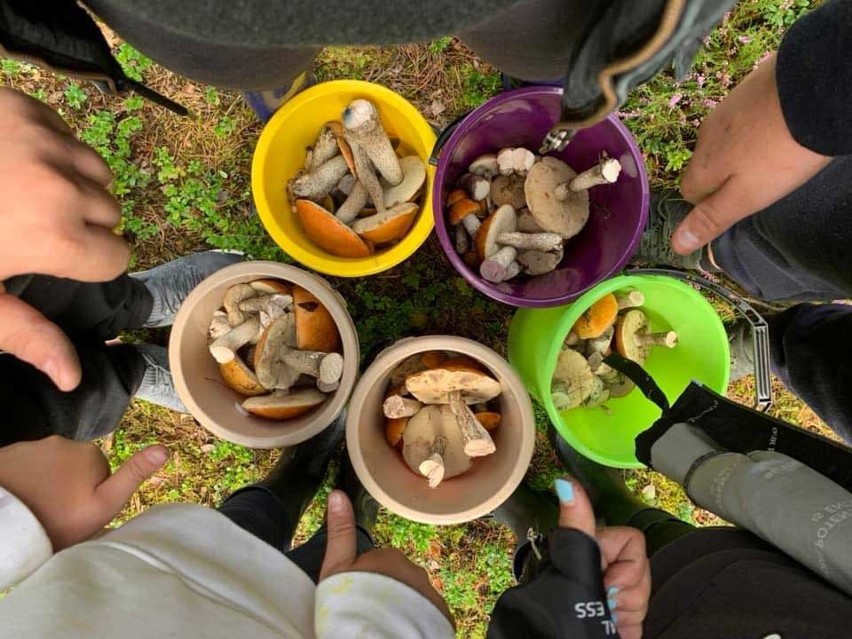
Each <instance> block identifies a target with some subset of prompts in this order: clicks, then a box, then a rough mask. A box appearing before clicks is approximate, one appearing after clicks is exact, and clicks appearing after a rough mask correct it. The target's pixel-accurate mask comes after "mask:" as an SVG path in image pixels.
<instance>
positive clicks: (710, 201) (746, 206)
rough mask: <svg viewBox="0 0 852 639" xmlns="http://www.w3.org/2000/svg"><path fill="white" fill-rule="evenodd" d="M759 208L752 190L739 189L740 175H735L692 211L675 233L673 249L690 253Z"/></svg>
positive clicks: (684, 253)
mask: <svg viewBox="0 0 852 639" xmlns="http://www.w3.org/2000/svg"><path fill="white" fill-rule="evenodd" d="M757 211H758V207H757V206H753V205H752V204H751V203H750V201H749V197H748V193H744V192H743V190H742V189H740V188H739V183H738V180H737V178H731V179H730V180H728V181H727V182H725V184H724V185H722V188H720V189H719V190H718V191H716V192H715V193H713V194H712V195H710V196H708V197H706V198H704V199H703V200H701V201H700V202H698V203H697V204H696V205H695V208H693V209H692V211H690V212H689V215H687V216H686V218H685V219H684V220H683V222H681V223H680V226H678V227H677V229H676V230H675V232H674V235H673V236H672V248H673V249H674V250H675V251H676V252H677V253H680V254H681V255H689V254H690V253H692V252H694V251H697V250H698V249H700V248H701V247H702V246H705V245H706V244H709V243H710V241H711V240H714V239H716V238H717V237H719V236H720V235H721V234H722V233H724V232H725V231H727V230H728V229H729V228H731V227H732V226H733V225H734V224H736V223H737V222H739V221H740V220H742V219H744V218H746V217H748V216H749V215H752V214H753V213H756V212H757Z"/></svg>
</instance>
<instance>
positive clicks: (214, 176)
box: [0, 0, 821, 637]
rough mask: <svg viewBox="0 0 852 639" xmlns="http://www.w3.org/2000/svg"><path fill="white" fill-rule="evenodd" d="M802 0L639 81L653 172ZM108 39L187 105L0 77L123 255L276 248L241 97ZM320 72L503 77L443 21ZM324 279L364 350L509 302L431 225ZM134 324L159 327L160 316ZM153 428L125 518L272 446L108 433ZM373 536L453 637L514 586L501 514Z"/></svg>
mask: <svg viewBox="0 0 852 639" xmlns="http://www.w3.org/2000/svg"><path fill="white" fill-rule="evenodd" d="M811 4H812V3H810V2H807V1H806V0H784V1H782V0H744V1H742V2H740V3H738V4H737V5H736V8H735V10H734V11H732V12H731V13H730V14H728V16H727V17H726V18H725V20H724V22H723V24H722V25H721V26H720V27H719V28H718V29H716V30H715V31H714V32H713V33H712V34H711V36H710V37H709V39H708V40H707V46H706V48H705V49H704V50H703V51H702V52H701V53H699V55H698V57H697V59H696V64H695V66H694V67H693V69H692V70H691V73H690V74H689V75H688V76H687V77H686V78H684V79H682V80H681V81H679V82H678V81H675V79H674V78H673V76H672V74H671V73H670V72H665V73H663V74H661V75H660V76H658V77H657V78H655V79H653V80H652V81H651V82H650V83H649V84H647V85H645V86H643V87H640V88H639V89H637V90H636V91H634V92H633V94H632V95H631V97H630V100H629V101H628V103H627V104H625V105H624V107H623V108H622V109H621V116H622V118H623V119H624V121H625V122H626V123H627V125H628V126H629V127H630V129H631V130H632V132H633V134H634V135H635V136H636V138H637V139H638V140H639V143H640V146H641V148H642V150H643V152H644V153H645V157H646V160H647V166H648V171H649V176H650V179H651V183H652V185H653V186H654V187H655V188H659V187H668V188H675V187H676V186H677V181H678V177H679V173H680V172H681V170H682V169H683V167H684V166H685V164H686V163H687V162H688V161H689V158H690V156H691V152H692V148H693V146H694V143H695V137H696V131H697V127H698V125H699V124H700V122H701V120H702V119H703V118H704V117H706V115H707V114H708V113H709V112H710V111H711V110H712V107H713V105H714V104H715V103H717V102H719V101H720V100H722V99H723V98H724V96H725V95H726V94H727V92H728V91H729V90H730V89H731V88H732V87H733V86H734V85H735V84H736V83H737V82H738V81H739V80H740V79H741V78H742V77H744V76H745V75H746V74H747V73H748V72H749V71H750V70H751V69H752V68H753V67H754V65H755V64H756V63H757V62H758V61H759V60H760V59H761V58H762V57H763V56H764V55H766V53H767V52H768V51H770V50H772V49H773V48H775V47H776V46H777V45H778V43H779V42H780V38H781V36H782V34H783V32H784V30H785V29H786V28H787V27H788V26H789V24H791V22H792V21H793V20H794V19H795V18H796V17H797V16H798V15H800V14H801V13H802V12H803V11H805V10H807V9H808V8H809V7H810V6H811ZM116 54H117V57H118V59H119V61H120V63H121V64H122V67H123V68H124V69H125V71H126V72H127V73H128V74H129V75H131V77H133V78H135V79H137V80H144V81H146V82H147V83H150V84H151V85H152V86H153V87H154V88H155V89H157V90H159V91H161V92H162V93H164V94H166V95H169V96H171V97H173V98H175V99H176V100H177V101H179V102H181V103H182V104H184V105H186V106H187V107H189V108H190V110H191V111H192V112H193V113H194V114H195V115H196V118H194V119H192V120H190V119H183V118H179V117H177V116H175V115H173V114H171V113H169V112H168V111H166V110H164V109H162V108H159V107H156V106H153V105H151V104H150V103H148V102H146V101H144V100H142V99H141V98H139V97H138V96H134V95H132V94H131V95H124V96H102V95H100V94H99V93H98V92H97V91H95V90H94V89H93V88H92V87H91V86H90V85H88V84H86V83H81V82H78V81H75V80H71V79H66V78H58V77H55V76H53V75H51V74H49V73H46V72H44V71H41V70H39V69H36V68H34V67H32V66H30V65H27V64H22V63H18V62H14V61H11V60H2V61H0V76H1V77H2V79H3V82H4V83H5V84H7V85H11V86H16V87H19V88H21V89H22V90H24V91H26V92H28V93H29V94H30V95H34V96H36V97H37V98H38V99H40V100H42V101H44V102H46V103H48V104H50V105H51V106H53V107H54V108H58V109H61V112H62V114H63V115H64V117H65V118H66V119H67V120H68V121H69V122H70V123H71V124H72V125H73V127H74V128H75V129H76V130H77V132H78V134H79V135H80V137H81V139H83V140H84V141H85V142H87V143H88V144H90V145H92V146H93V147H94V148H95V149H96V150H97V151H98V152H99V153H100V154H101V155H102V156H103V157H104V158H105V159H106V161H107V162H108V163H109V165H110V167H111V168H112V170H113V172H114V174H115V179H114V182H113V186H112V188H113V191H114V192H115V194H116V196H117V197H118V199H119V201H120V202H121V205H122V211H123V214H124V221H123V225H122V231H123V233H124V235H125V236H126V237H127V238H128V240H130V241H131V242H132V244H133V247H134V257H133V260H134V262H133V267H134V268H147V267H150V266H152V265H155V264H158V263H161V262H164V261H166V260H169V259H171V258H173V257H176V256H179V255H183V254H186V253H188V252H190V251H193V250H198V249H201V248H204V247H216V248H227V249H240V250H243V251H246V252H247V253H249V254H250V255H251V256H253V257H254V258H256V259H273V260H279V261H287V257H286V256H285V255H284V254H283V253H282V252H281V250H280V249H279V248H278V247H277V246H276V245H275V244H274V243H273V242H272V241H271V240H270V239H269V237H268V236H267V235H266V233H265V231H264V230H263V228H262V226H261V224H260V222H259V221H258V218H257V216H256V215H255V214H254V213H253V211H252V206H251V193H250V167H251V153H252V149H253V147H254V144H255V142H256V140H257V136H258V135H259V132H260V126H259V125H258V124H257V122H256V121H255V119H254V117H253V116H252V114H251V113H250V112H249V110H248V109H247V108H246V107H245V106H244V104H243V102H242V100H241V99H240V98H239V96H238V95H236V94H234V93H230V92H223V91H217V90H215V89H212V88H210V87H207V86H203V85H198V84H195V83H191V82H187V81H185V80H183V79H181V78H178V77H176V76H173V75H172V74H170V73H168V72H167V71H164V70H163V69H161V68H160V67H158V66H157V65H156V64H154V63H153V62H152V61H151V60H149V59H148V58H146V57H145V56H143V55H141V54H140V53H138V52H136V51H135V50H134V49H133V48H132V47H130V46H129V45H126V44H121V45H119V46H118V48H117V50H116ZM314 73H315V75H316V77H317V79H319V80H333V79H340V78H357V79H364V80H369V81H374V82H379V83H381V84H385V85H386V86H389V87H390V88H392V89H393V90H395V91H398V92H400V93H401V94H403V95H404V96H405V97H407V98H408V99H410V100H411V101H412V102H413V103H414V104H415V105H416V106H417V107H418V108H419V109H420V110H421V111H422V112H423V113H424V114H426V116H427V118H428V119H429V120H430V122H432V123H433V124H434V125H435V126H436V127H442V126H444V125H446V124H447V123H448V122H450V121H451V120H452V119H454V118H455V117H456V116H458V115H459V114H461V113H464V112H465V111H467V110H470V109H471V108H474V107H476V106H478V105H479V104H480V103H482V102H483V101H484V100H486V99H488V98H489V97H491V96H492V95H494V94H495V93H497V92H498V91H499V90H500V78H499V73H498V72H497V70H495V69H493V68H492V67H490V66H489V65H487V64H486V63H484V62H482V61H479V60H477V59H476V58H475V57H474V56H473V55H472V54H471V53H470V51H468V50H467V49H466V48H465V47H464V46H463V45H462V44H461V43H459V42H458V41H456V40H454V39H452V38H440V39H437V40H434V41H432V42H430V43H428V44H425V45H422V46H420V45H411V46H406V47H383V48H379V47H365V48H357V49H356V48H344V47H329V48H327V49H325V50H324V51H323V52H322V53H321V54H320V55H319V57H318V58H317V60H316V62H315V65H314ZM332 283H333V285H334V286H335V287H336V288H337V289H338V290H339V291H340V293H341V294H342V295H343V296H344V298H345V299H346V300H347V301H348V304H349V311H350V313H351V314H352V316H353V318H354V320H355V322H356V325H357V327H358V333H359V337H360V340H361V346H362V353H363V354H364V358H365V359H366V358H367V357H368V355H369V354H370V353H372V352H374V351H375V350H376V349H378V348H380V347H382V346H383V345H385V344H387V343H389V342H391V341H393V340H396V339H398V338H400V337H405V336H410V335H418V334H436V333H450V334H456V335H462V336H466V337H469V338H471V339H475V340H477V341H480V342H482V343H484V344H486V345H488V346H490V347H492V348H494V349H495V350H497V351H498V352H500V353H505V341H506V331H507V325H508V322H509V320H510V319H511V316H512V309H510V308H508V307H505V306H502V305H500V304H497V303H495V302H492V301H490V300H488V299H486V298H485V297H483V296H482V295H479V294H478V293H476V292H475V291H474V290H473V289H472V288H470V287H469V286H468V285H467V284H466V283H465V282H464V281H463V280H462V279H461V278H459V277H457V276H456V275H455V272H454V271H453V270H452V269H451V268H450V267H449V265H448V263H447V261H446V259H445V258H444V257H443V254H442V252H441V250H440V247H439V246H438V245H437V242H436V241H435V239H434V238H432V239H431V240H430V241H429V242H427V243H426V244H425V245H424V246H423V247H422V248H421V249H420V250H419V251H418V252H417V254H416V255H415V256H414V257H413V258H412V259H410V260H408V261H407V262H406V263H405V264H404V265H402V266H399V267H397V268H395V269H392V270H390V271H388V272H385V273H382V274H380V275H376V276H373V277H370V278H363V279H359V280H333V281H332ZM133 337H134V339H150V340H154V341H158V342H160V343H165V342H166V340H167V334H166V333H164V332H162V331H160V332H156V333H151V334H148V335H146V334H144V333H141V334H135V335H134V336H133ZM751 384H752V382H751V380H748V379H747V380H745V381H743V382H741V383H739V384H737V385H735V386H733V387H732V389H731V392H732V394H733V395H734V396H736V397H739V398H741V399H742V400H743V401H745V402H747V401H748V398H749V393H750V391H751ZM773 414H775V415H778V416H780V417H782V418H784V419H788V420H792V421H796V422H798V423H802V424H804V425H806V426H807V427H810V428H813V429H820V428H821V424H820V422H819V420H818V419H817V418H816V417H815V416H814V415H813V413H812V412H810V411H809V410H808V409H807V408H806V407H804V406H803V405H802V404H801V402H799V401H798V400H796V399H795V398H794V397H793V396H791V395H790V394H789V393H786V392H784V391H783V389H782V388H781V387H780V385H779V386H776V404H775V407H774V408H773ZM536 419H537V428H538V433H537V446H536V454H535V457H534V459H533V463H532V466H531V468H530V471H529V473H528V475H527V479H528V481H529V482H530V483H531V484H532V485H533V486H534V487H535V488H538V489H542V490H549V489H550V487H551V485H552V482H553V479H554V478H555V477H557V476H559V475H560V474H561V473H562V472H563V471H562V470H561V468H560V467H559V464H558V462H557V459H556V457H555V455H554V453H553V451H552V450H551V447H550V445H549V443H548V441H547V437H546V428H547V423H548V422H547V417H546V415H545V414H544V412H543V411H542V410H541V409H540V408H539V407H536ZM157 441H160V442H162V443H163V444H165V445H167V446H168V447H169V448H170V450H171V451H172V458H171V460H170V461H169V463H168V466H167V467H166V468H165V469H164V470H163V471H162V472H160V473H158V474H157V476H156V477H155V478H154V480H153V481H151V482H149V483H148V484H147V485H146V486H145V487H144V488H143V490H142V491H140V493H139V494H138V495H137V496H136V497H135V498H134V500H133V501H132V502H131V504H130V505H129V506H128V508H127V509H126V510H125V512H124V513H123V514H122V517H121V518H120V520H119V521H121V520H125V519H127V518H128V517H132V516H133V515H134V514H136V513H138V512H140V511H141V510H142V509H144V508H146V507H148V506H150V505H152V504H155V503H162V502H176V501H188V502H196V503H201V504H205V505H208V506H215V505H216V504H218V503H219V502H220V501H221V499H222V498H223V497H224V496H226V495H227V494H229V493H230V492H233V491H234V490H236V489H238V488H240V487H241V486H242V485H244V484H246V483H249V482H252V481H255V480H257V479H258V478H260V477H262V476H263V475H264V473H265V472H267V471H268V470H269V468H270V467H271V466H272V465H273V464H274V462H275V459H276V458H277V453H275V452H268V451H251V450H248V449H245V448H242V447H240V446H237V445H234V444H230V443H227V442H223V441H220V440H218V439H216V438H215V437H213V436H212V435H210V434H209V433H208V432H207V431H205V430H204V429H202V428H200V427H199V426H198V425H197V424H196V423H195V422H194V421H193V420H192V419H191V418H189V417H188V416H178V415H176V414H173V413H171V412H169V411H167V410H163V409H160V408H157V407H153V406H150V405H148V404H145V403H144V402H135V403H134V404H133V405H132V407H131V409H130V410H129V411H128V413H127V416H126V418H125V421H124V423H123V425H122V427H121V428H120V429H119V430H118V431H117V432H116V433H115V435H114V436H113V437H112V438H111V439H110V440H108V441H107V442H105V447H106V448H107V450H108V452H109V455H110V459H111V461H112V463H113V464H114V465H115V464H118V463H120V462H121V461H123V460H125V459H127V458H128V457H129V456H130V455H131V454H133V452H135V451H136V450H138V449H139V448H141V447H143V446H145V445H147V444H150V443H154V442H157ZM334 472H335V468H334V467H333V468H331V469H330V470H329V474H328V478H327V481H326V483H325V485H324V486H323V488H322V489H321V490H320V492H319V493H318V495H317V498H316V499H315V500H314V502H313V504H312V505H311V507H310V508H309V509H308V511H307V513H306V514H305V516H304V517H303V519H302V522H301V526H300V528H299V531H298V534H297V538H296V539H297V542H301V541H304V540H305V539H307V538H308V536H309V535H310V534H312V533H313V532H314V531H316V530H317V529H318V528H319V526H320V525H321V523H322V520H323V515H324V506H325V499H326V497H327V495H328V492H329V490H330V486H331V478H332V477H333V476H334ZM625 479H626V481H627V483H628V485H629V486H630V487H631V489H633V490H634V492H636V493H637V494H639V495H642V496H643V498H644V499H645V500H646V501H647V502H648V503H649V504H651V505H655V506H659V507H662V508H666V509H667V510H669V511H671V512H673V513H675V514H676V515H678V516H679V517H682V518H683V519H685V520H686V521H690V522H691V523H696V524H701V525H705V524H713V523H718V520H717V519H716V518H714V517H713V516H712V515H710V514H708V513H706V512H705V511H703V510H700V509H697V508H695V507H694V506H693V505H692V504H691V503H690V502H689V501H688V500H687V499H686V498H685V497H684V495H683V492H682V491H681V490H680V489H679V487H677V486H675V485H674V484H672V483H671V482H668V481H667V480H665V479H664V478H662V477H661V476H659V475H657V474H656V473H652V472H646V471H643V472H632V473H625ZM376 538H377V541H378V542H379V543H380V544H383V545H392V546H395V547H397V548H400V549H401V550H402V551H403V552H405V553H406V554H407V555H408V556H409V557H411V559H412V560H413V561H415V562H416V563H418V564H419V565H421V566H423V567H424V568H425V569H426V570H427V571H428V573H429V575H430V577H431V578H432V581H433V583H434V584H435V585H436V587H438V588H439V589H440V590H441V591H442V592H443V594H444V596H445V597H446V598H447V600H448V602H449V604H450V607H451V609H452V611H453V613H454V615H455V616H456V619H457V622H458V627H459V635H460V636H462V637H482V636H484V634H485V628H486V623H487V615H488V612H489V611H490V610H491V608H492V607H493V605H494V602H495V601H496V599H497V597H498V596H499V594H500V592H502V591H503V590H504V589H505V588H507V587H508V586H509V585H511V572H510V564H511V553H512V550H513V547H514V542H513V539H512V537H511V534H510V533H509V532H508V530H507V529H505V528H503V527H501V526H499V525H498V524H496V523H493V522H490V521H476V522H471V523H469V524H465V525H461V526H445V527H433V526H426V525H422V524H416V523H413V522H409V521H406V520H404V519H402V518H399V517H397V516H395V515H392V514H390V513H388V512H387V511H384V510H382V512H381V514H380V517H379V522H378V524H377V528H376Z"/></svg>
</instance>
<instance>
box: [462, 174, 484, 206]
mask: <svg viewBox="0 0 852 639" xmlns="http://www.w3.org/2000/svg"><path fill="white" fill-rule="evenodd" d="M458 185H459V186H460V187H461V188H463V189H464V190H465V191H467V193H468V195H470V197H471V198H472V199H474V200H476V201H477V202H480V201H482V200H484V199H485V198H487V197H488V195H489V194H490V193H491V180H489V179H488V178H487V177H485V176H484V175H476V174H475V173H465V174H464V175H462V176H461V178H460V179H459V181H458Z"/></svg>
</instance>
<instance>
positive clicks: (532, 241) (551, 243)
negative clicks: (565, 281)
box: [497, 232, 563, 252]
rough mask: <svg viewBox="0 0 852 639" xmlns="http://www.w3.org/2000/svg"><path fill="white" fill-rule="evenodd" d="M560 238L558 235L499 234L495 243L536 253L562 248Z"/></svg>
mask: <svg viewBox="0 0 852 639" xmlns="http://www.w3.org/2000/svg"><path fill="white" fill-rule="evenodd" d="M562 242H563V240H562V236H561V235H559V234H558V233H517V232H515V233H501V234H500V235H498V236H497V243H498V244H503V245H504V246H514V247H515V248H517V249H534V250H536V251H544V252H549V251H558V250H560V249H561V248H562Z"/></svg>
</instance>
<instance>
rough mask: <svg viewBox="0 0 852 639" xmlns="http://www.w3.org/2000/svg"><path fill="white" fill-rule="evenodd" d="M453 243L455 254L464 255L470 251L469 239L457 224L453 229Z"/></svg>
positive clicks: (462, 228) (463, 229)
mask: <svg viewBox="0 0 852 639" xmlns="http://www.w3.org/2000/svg"><path fill="white" fill-rule="evenodd" d="M468 217H476V216H468ZM454 239H455V241H454V242H453V246H454V247H455V249H456V253H459V254H464V253H467V252H468V250H469V249H470V238H469V237H468V235H467V231H466V230H465V228H464V227H463V226H462V225H461V224H458V225H456V227H455V238H454Z"/></svg>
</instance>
